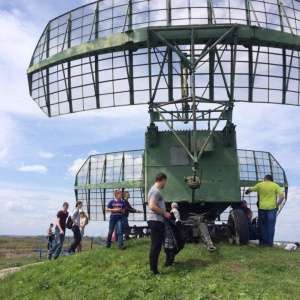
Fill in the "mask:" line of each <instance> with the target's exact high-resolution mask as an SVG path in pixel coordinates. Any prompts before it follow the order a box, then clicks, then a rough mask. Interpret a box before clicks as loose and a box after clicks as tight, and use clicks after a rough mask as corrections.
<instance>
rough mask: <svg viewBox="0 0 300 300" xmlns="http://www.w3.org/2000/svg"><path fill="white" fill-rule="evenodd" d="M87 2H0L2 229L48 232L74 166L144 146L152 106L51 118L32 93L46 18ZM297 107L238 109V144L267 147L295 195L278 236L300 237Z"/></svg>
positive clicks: (100, 229) (102, 228) (91, 230)
mask: <svg viewBox="0 0 300 300" xmlns="http://www.w3.org/2000/svg"><path fill="white" fill-rule="evenodd" d="M41 3H42V4H41ZM85 3H87V1H80V0H73V1H58V0H43V1H42V2H41V1H38V0H31V1H25V0H14V1H2V2H1V3H0V28H1V31H0V41H1V42H0V68H1V69H0V70H1V71H0V119H1V127H2V128H1V132H0V201H1V213H0V234H16V235H19V234H20V235H27V234H28V235H43V234H45V233H46V229H47V227H48V224H49V223H50V222H53V223H54V222H55V220H56V217H55V216H56V213H57V211H58V210H59V209H60V208H61V205H62V203H63V202H64V201H68V202H69V203H70V204H71V207H72V206H73V204H74V201H75V196H74V189H73V186H74V180H75V174H76V172H77V171H78V169H79V168H80V166H81V165H82V164H83V162H84V161H85V160H86V159H87V157H88V156H89V155H90V154H95V153H106V152H112V151H122V150H132V149H142V148H143V147H144V146H143V145H144V140H143V137H144V132H145V130H146V127H147V125H148V122H149V119H148V114H147V106H136V107H119V108H114V109H104V110H96V111H91V112H83V113H77V114H72V115H65V116H60V117H55V118H48V117H47V116H46V115H45V114H44V113H43V112H42V111H41V110H40V108H39V107H38V106H37V105H36V104H35V102H34V101H33V100H32V99H31V98H30V96H29V91H28V85H27V76H26V70H27V68H28V66H29V62H30V58H31V55H32V53H33V51H34V48H35V46H36V43H37V42H38V40H39V37H40V35H41V34H42V32H43V30H44V28H45V26H46V24H47V22H48V21H49V20H51V19H53V18H55V17H57V16H59V15H61V14H63V13H65V12H67V11H69V10H71V9H74V8H76V7H78V6H81V5H83V4H85ZM4 29H5V30H4ZM299 113H300V108H299V107H294V106H283V105H268V104H260V105H258V104H247V103H246V104H237V105H236V108H235V111H234V117H233V121H234V123H235V124H236V125H237V137H238V138H237V140H238V148H240V149H250V150H261V151H269V152H271V153H272V154H273V156H274V157H275V158H276V159H277V160H278V162H279V163H280V164H281V166H282V167H283V168H284V169H285V171H286V175H287V178H288V181H289V185H290V189H289V197H288V202H287V204H286V206H285V207H284V209H283V211H282V212H281V214H280V215H279V217H278V221H277V226H276V237H275V239H277V240H290V241H299V240H300V228H299V226H297V224H298V216H299V210H300V181H299V173H300V156H299V148H300V135H299V132H300V118H299ZM108 133H109V134H108ZM166 188H167V186H166ZM106 231H107V226H106V224H104V223H102V222H90V223H89V225H88V227H87V229H86V234H87V235H99V234H101V235H106Z"/></svg>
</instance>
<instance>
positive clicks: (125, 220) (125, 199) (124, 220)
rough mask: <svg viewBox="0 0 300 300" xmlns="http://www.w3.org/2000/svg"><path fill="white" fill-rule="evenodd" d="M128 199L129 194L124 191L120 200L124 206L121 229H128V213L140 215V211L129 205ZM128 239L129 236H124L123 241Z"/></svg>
mask: <svg viewBox="0 0 300 300" xmlns="http://www.w3.org/2000/svg"><path fill="white" fill-rule="evenodd" d="M129 198H130V193H129V192H128V191H124V192H123V200H122V201H123V202H124V204H125V213H124V215H123V217H122V227H123V229H125V228H128V227H129V222H128V216H129V213H142V211H141V210H137V209H135V208H133V207H132V206H131V205H130V203H129V201H128V199H129ZM129 239H130V237H129V234H126V235H125V240H126V241H127V240H129Z"/></svg>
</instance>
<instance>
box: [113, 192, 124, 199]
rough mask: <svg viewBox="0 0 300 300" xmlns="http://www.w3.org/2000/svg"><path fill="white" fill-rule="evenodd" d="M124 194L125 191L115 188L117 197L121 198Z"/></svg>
mask: <svg viewBox="0 0 300 300" xmlns="http://www.w3.org/2000/svg"><path fill="white" fill-rule="evenodd" d="M122 196H123V192H122V191H121V190H115V199H116V200H121V199H122Z"/></svg>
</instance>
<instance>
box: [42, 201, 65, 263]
mask: <svg viewBox="0 0 300 300" xmlns="http://www.w3.org/2000/svg"><path fill="white" fill-rule="evenodd" d="M68 208H69V203H68V202H64V203H63V207H62V210H60V211H59V212H58V213H57V220H56V226H55V245H54V246H53V247H52V249H51V250H49V251H48V254H47V259H48V260H51V257H52V254H54V259H57V258H58V256H59V254H60V252H61V249H62V247H63V244H64V239H65V234H66V220H67V218H68V216H69V213H68Z"/></svg>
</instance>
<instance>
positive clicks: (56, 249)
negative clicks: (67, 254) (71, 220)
mask: <svg viewBox="0 0 300 300" xmlns="http://www.w3.org/2000/svg"><path fill="white" fill-rule="evenodd" d="M64 240H65V235H64V234H60V231H59V229H58V228H55V245H54V246H53V247H52V249H51V250H50V251H49V253H50V254H51V255H52V254H53V253H55V255H54V257H55V258H57V257H58V256H59V254H60V251H61V249H62V246H63V244H64Z"/></svg>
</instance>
